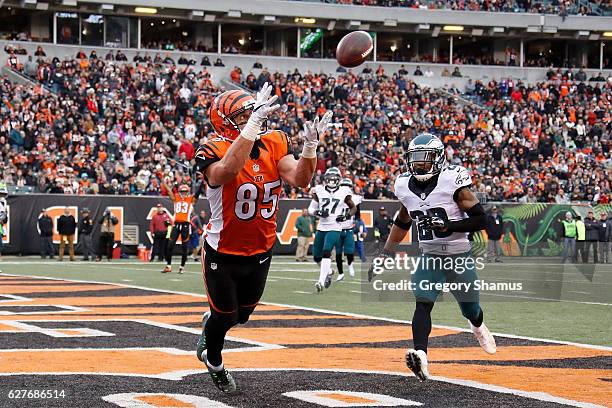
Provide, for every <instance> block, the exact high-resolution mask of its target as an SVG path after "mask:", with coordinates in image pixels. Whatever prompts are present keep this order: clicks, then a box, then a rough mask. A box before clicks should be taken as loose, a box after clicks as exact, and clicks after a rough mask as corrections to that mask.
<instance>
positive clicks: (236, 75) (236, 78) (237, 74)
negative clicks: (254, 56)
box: [230, 66, 242, 84]
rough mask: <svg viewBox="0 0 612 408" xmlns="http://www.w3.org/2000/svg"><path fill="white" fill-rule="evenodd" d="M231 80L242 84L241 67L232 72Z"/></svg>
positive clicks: (236, 67)
mask: <svg viewBox="0 0 612 408" xmlns="http://www.w3.org/2000/svg"><path fill="white" fill-rule="evenodd" d="M230 79H231V80H232V82H235V83H237V84H239V83H241V82H242V70H241V69H240V67H239V66H235V67H234V69H232V72H230Z"/></svg>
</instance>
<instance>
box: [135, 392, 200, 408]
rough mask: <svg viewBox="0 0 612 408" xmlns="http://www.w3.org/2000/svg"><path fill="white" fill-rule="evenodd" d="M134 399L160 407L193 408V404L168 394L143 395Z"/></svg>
mask: <svg viewBox="0 0 612 408" xmlns="http://www.w3.org/2000/svg"><path fill="white" fill-rule="evenodd" d="M134 399H137V400H139V401H142V402H145V403H147V404H149V405H153V406H154V407H159V408H164V407H171V408H193V404H189V403H187V402H183V401H179V400H177V399H176V398H172V397H170V396H168V395H141V396H139V397H135V398H134Z"/></svg>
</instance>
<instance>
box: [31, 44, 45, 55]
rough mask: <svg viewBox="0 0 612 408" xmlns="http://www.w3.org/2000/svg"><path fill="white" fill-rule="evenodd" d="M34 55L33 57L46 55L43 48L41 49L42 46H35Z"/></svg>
mask: <svg viewBox="0 0 612 408" xmlns="http://www.w3.org/2000/svg"><path fill="white" fill-rule="evenodd" d="M34 56H35V57H46V56H47V54H46V53H45V50H43V47H41V46H40V45H39V46H37V47H36V51H34Z"/></svg>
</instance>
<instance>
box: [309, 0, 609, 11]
mask: <svg viewBox="0 0 612 408" xmlns="http://www.w3.org/2000/svg"><path fill="white" fill-rule="evenodd" d="M297 1H302V0H297ZM320 1H321V2H322V3H332V4H351V5H358V6H379V7H407V8H413V9H422V10H461V11H488V12H498V11H503V12H507V13H526V12H527V13H538V14H559V15H569V14H577V15H593V14H596V13H595V10H598V11H599V13H602V14H609V13H610V11H611V10H612V7H611V6H610V2H609V1H607V0H590V1H588V2H586V4H584V2H580V1H578V0H552V1H536V0H512V1H504V0H320Z"/></svg>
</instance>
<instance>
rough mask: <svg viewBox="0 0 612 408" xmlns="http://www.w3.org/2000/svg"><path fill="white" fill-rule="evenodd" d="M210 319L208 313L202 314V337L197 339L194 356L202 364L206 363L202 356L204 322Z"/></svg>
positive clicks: (203, 349)
mask: <svg viewBox="0 0 612 408" xmlns="http://www.w3.org/2000/svg"><path fill="white" fill-rule="evenodd" d="M208 319H210V312H206V313H204V316H203V317H202V335H201V336H200V338H199V339H198V348H197V350H196V355H197V356H198V360H200V361H201V362H203V363H206V357H205V356H204V352H205V351H206V333H205V329H206V322H207V321H208Z"/></svg>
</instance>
